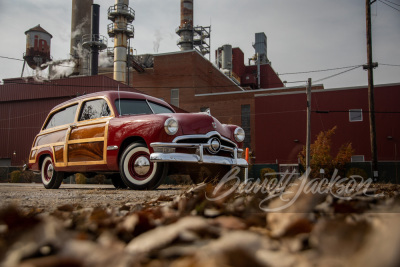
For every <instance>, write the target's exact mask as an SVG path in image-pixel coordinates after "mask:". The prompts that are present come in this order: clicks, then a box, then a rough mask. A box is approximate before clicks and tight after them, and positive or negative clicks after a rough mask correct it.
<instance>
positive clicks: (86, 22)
mask: <svg viewBox="0 0 400 267" xmlns="http://www.w3.org/2000/svg"><path fill="white" fill-rule="evenodd" d="M92 5H93V0H72V15H71V47H70V54H71V56H72V58H79V55H78V52H77V50H76V48H77V47H78V45H79V43H80V42H81V41H82V36H83V35H85V34H90V8H91V6H92Z"/></svg>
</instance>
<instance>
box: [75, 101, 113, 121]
mask: <svg viewBox="0 0 400 267" xmlns="http://www.w3.org/2000/svg"><path fill="white" fill-rule="evenodd" d="M110 115H111V111H110V107H109V106H108V105H107V101H105V100H104V99H96V100H90V101H87V102H85V103H84V104H83V106H82V109H81V113H80V115H79V121H85V120H93V119H98V118H101V117H108V116H110Z"/></svg>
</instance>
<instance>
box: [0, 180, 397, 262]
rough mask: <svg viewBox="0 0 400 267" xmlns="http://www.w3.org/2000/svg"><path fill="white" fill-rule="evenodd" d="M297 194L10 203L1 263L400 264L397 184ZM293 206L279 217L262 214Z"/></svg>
mask: <svg viewBox="0 0 400 267" xmlns="http://www.w3.org/2000/svg"><path fill="white" fill-rule="evenodd" d="M226 190H228V189H227V188H222V190H220V191H219V192H218V194H224V193H225V192H227V191H226ZM298 190H299V188H298V187H296V186H293V187H290V188H288V189H287V191H286V192H285V195H279V194H278V195H276V196H275V197H273V198H270V199H268V201H265V199H266V197H267V196H270V195H266V194H264V193H263V192H262V191H253V192H250V193H249V192H247V193H246V192H243V191H242V192H233V193H231V194H226V195H224V196H223V197H221V198H218V200H210V198H208V197H207V196H211V195H212V194H214V193H215V187H213V186H212V185H209V184H199V185H195V186H193V187H191V188H189V189H187V190H185V191H183V192H182V193H181V194H180V195H178V196H171V195H160V196H159V197H157V198H155V199H152V200H149V201H147V202H143V203H137V202H126V203H122V204H121V205H119V206H117V207H115V206H114V207H111V206H101V207H100V206H96V207H84V206H83V204H81V203H80V204H65V205H62V206H59V207H58V208H57V209H56V210H55V211H53V212H52V213H50V214H49V213H46V212H44V211H43V210H37V209H31V210H29V211H24V212H23V211H22V210H20V209H18V208H16V207H12V206H10V207H8V208H6V209H4V210H2V211H1V212H0V259H1V262H2V266H5V267H8V266H12V267H14V266H20V267H22V266H117V267H118V266H121V267H125V266H126V267H128V266H176V267H180V266H193V267H197V266H310V265H314V266H399V265H400V257H399V256H398V253H397V249H398V247H399V246H400V229H399V228H398V225H399V224H400V216H399V214H400V213H399V211H400V208H399V207H400V206H399V202H398V201H399V200H398V193H397V192H396V190H397V187H396V189H395V190H393V189H389V190H388V191H389V192H390V195H389V197H385V198H369V197H364V195H357V194H353V195H352V198H351V199H337V198H335V197H333V196H332V195H330V194H326V193H323V194H315V193H311V192H308V193H304V192H300V191H298ZM385 190H387V188H386V189H385V188H383V187H377V188H374V189H373V190H372V191H373V192H372V191H371V192H372V193H374V194H375V193H376V192H377V191H380V192H385ZM297 193H298V194H297ZM214 197H215V196H214ZM291 200H294V201H293V203H292V205H290V206H288V207H287V209H284V210H280V211H279V212H266V211H264V210H262V209H261V208H260V206H262V207H267V208H268V209H270V210H273V209H274V208H276V207H281V206H282V205H285V204H286V203H288V201H289V202H290V201H291Z"/></svg>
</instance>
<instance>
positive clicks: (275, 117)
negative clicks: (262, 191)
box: [0, 0, 400, 180]
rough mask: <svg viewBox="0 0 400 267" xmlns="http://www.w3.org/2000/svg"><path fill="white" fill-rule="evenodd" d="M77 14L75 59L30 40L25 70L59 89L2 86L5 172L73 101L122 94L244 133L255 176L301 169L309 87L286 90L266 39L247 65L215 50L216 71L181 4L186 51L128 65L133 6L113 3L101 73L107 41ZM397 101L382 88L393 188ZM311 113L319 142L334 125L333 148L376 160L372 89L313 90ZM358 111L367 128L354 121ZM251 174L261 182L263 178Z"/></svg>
mask: <svg viewBox="0 0 400 267" xmlns="http://www.w3.org/2000/svg"><path fill="white" fill-rule="evenodd" d="M72 5H73V9H72V25H71V51H70V54H71V58H69V59H66V60H63V61H59V62H52V61H51V57H50V40H51V34H50V33H48V32H46V31H45V30H44V29H43V28H41V27H40V26H39V25H38V26H39V28H38V27H34V28H32V29H30V30H28V31H27V32H26V35H27V51H26V55H25V57H26V58H25V60H26V62H27V64H28V65H29V66H31V67H32V68H35V67H40V68H43V67H46V66H49V76H50V77H58V79H49V80H47V79H45V80H44V81H43V80H41V81H38V79H37V78H35V79H34V78H13V79H6V80H4V85H1V86H0V92H1V93H0V114H1V115H0V116H1V117H0V136H1V137H2V138H1V139H0V147H1V148H2V149H1V150H0V167H8V166H22V165H23V164H24V163H26V162H27V158H28V153H29V150H30V147H31V145H32V141H33V138H34V136H35V135H36V134H37V133H38V132H39V130H40V128H41V126H42V123H43V121H44V119H45V117H46V115H47V114H48V112H49V110H50V109H51V108H52V107H54V106H55V105H57V104H59V103H61V102H63V101H65V100H68V99H70V98H72V97H75V96H77V95H82V94H86V93H92V92H96V91H103V90H118V88H119V89H120V90H125V91H138V92H143V93H145V94H149V95H152V96H155V97H158V98H162V99H164V100H165V101H167V102H169V103H171V104H172V105H174V106H175V107H176V108H177V110H179V111H182V112H183V111H187V112H200V111H205V110H206V109H210V110H211V113H212V115H213V116H215V117H216V118H217V119H219V120H220V121H221V122H222V123H232V124H237V125H241V126H242V127H243V129H244V130H245V132H246V139H245V144H244V146H245V147H249V148H250V150H251V152H252V159H251V163H252V164H254V166H258V167H257V168H254V169H260V168H262V167H264V166H267V165H268V164H275V165H276V166H279V165H282V166H297V165H298V158H297V155H298V154H299V152H300V151H301V150H302V148H303V146H304V145H305V138H306V129H305V127H306V94H305V86H299V87H286V86H285V84H284V83H283V82H282V81H281V79H280V78H279V76H278V75H277V74H276V72H275V70H274V69H273V68H272V64H271V62H270V61H269V59H268V56H267V36H266V35H265V33H255V40H254V42H253V43H254V44H253V47H254V55H253V56H251V57H250V58H247V59H245V56H244V53H243V52H242V50H241V49H240V48H237V47H236V48H235V47H232V46H231V45H229V44H226V45H223V46H221V47H219V48H217V49H216V51H215V55H216V62H211V61H210V60H209V59H207V58H206V57H205V56H206V55H207V54H210V52H211V51H210V46H209V43H208V41H207V39H208V38H210V33H211V30H210V29H211V26H207V27H204V26H194V20H193V0H181V24H180V25H179V27H178V28H177V29H176V33H177V34H178V35H179V39H178V42H177V44H178V46H179V48H180V51H174V52H171V53H165V54H154V55H150V54H146V55H132V53H131V52H130V47H129V39H130V38H133V37H134V27H133V26H132V22H133V21H134V19H135V11H134V10H133V9H132V8H131V7H129V1H128V0H116V1H115V5H113V6H111V7H110V8H109V9H108V10H107V14H108V18H109V19H110V21H111V23H110V24H109V25H108V27H107V32H108V34H109V37H110V38H114V47H113V48H108V49H107V53H108V55H109V57H110V58H111V60H110V62H112V63H110V65H109V66H105V67H100V68H99V67H98V61H97V57H98V52H99V51H100V50H103V49H105V48H106V46H105V44H106V43H107V38H105V37H104V36H101V35H99V30H98V23H97V26H96V17H95V16H91V17H92V20H89V21H91V23H87V24H85V23H82V22H84V21H87V20H88V14H96V12H99V7H96V5H93V0H73V1H72ZM89 18H90V16H89ZM88 24H89V25H88ZM78 28H79V29H80V30H79V31H77V29H78ZM32 33H33V35H32ZM38 33H39V34H38ZM42 35H43V36H42ZM32 36H33V39H32ZM35 36H37V38H36V39H35ZM28 40H29V41H28ZM35 40H36V41H35ZM250 44H251V40H249V45H250ZM44 48H45V49H44ZM29 49H30V50H29ZM43 51H45V52H46V53H44V54H43V53H42V52H43ZM39 52H40V53H41V54H40V53H39ZM245 63H246V64H245ZM69 64H71V66H72V68H71V69H72V71H70V72H68V73H67V74H65V75H61V76H57V75H56V74H57V71H58V69H59V68H58V66H60V65H63V66H65V65H69ZM60 77H62V78H61V79H60ZM399 94H400V84H387V85H377V86H376V92H375V97H376V104H375V105H376V106H375V110H376V111H377V114H376V124H377V129H378V130H377V144H378V160H379V161H380V162H386V163H394V164H392V166H394V167H395V168H396V172H395V173H396V175H395V178H396V179H397V178H398V177H399V174H398V173H397V163H398V162H399V159H398V155H397V153H398V152H397V140H399V138H400V124H399V123H398V122H399V121H400V114H399V110H398V103H396V99H400V95H399ZM312 109H313V111H314V112H313V114H312V137H313V138H314V137H315V136H316V135H317V134H318V133H319V132H320V131H323V130H328V129H330V128H332V127H333V126H335V125H336V126H337V132H336V135H335V137H334V140H333V147H336V148H338V147H339V146H340V145H341V144H343V143H346V142H352V144H353V147H354V149H355V155H354V157H353V161H361V162H368V161H370V160H371V156H370V155H371V152H370V143H369V130H368V129H369V128H368V127H369V126H368V125H369V121H368V112H369V111H368V101H367V88H366V87H359V88H339V89H324V87H323V85H322V84H317V85H313V87H312ZM354 111H356V113H357V114H359V115H360V114H361V115H360V116H361V118H359V117H358V118H356V119H354V118H353V117H352V114H354ZM392 173H394V172H392ZM252 174H253V175H254V176H255V177H258V173H257V172H253V173H252ZM399 180H400V178H399Z"/></svg>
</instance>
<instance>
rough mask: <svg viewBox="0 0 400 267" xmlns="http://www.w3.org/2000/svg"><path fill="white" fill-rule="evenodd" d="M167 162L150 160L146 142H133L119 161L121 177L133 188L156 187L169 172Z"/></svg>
mask: <svg viewBox="0 0 400 267" xmlns="http://www.w3.org/2000/svg"><path fill="white" fill-rule="evenodd" d="M167 168H168V167H167V164H164V163H157V162H151V161H150V152H149V149H148V148H147V147H146V145H145V144H142V143H133V144H131V145H129V146H128V147H127V148H126V149H125V150H124V152H123V153H122V156H121V160H120V163H119V169H120V173H121V178H122V180H123V181H124V183H125V184H126V185H127V186H129V187H130V188H132V189H136V190H146V189H150V190H151V189H156V188H157V187H158V186H159V185H160V184H161V182H162V181H163V180H164V177H165V176H166V174H167Z"/></svg>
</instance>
